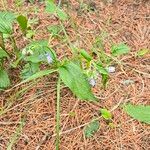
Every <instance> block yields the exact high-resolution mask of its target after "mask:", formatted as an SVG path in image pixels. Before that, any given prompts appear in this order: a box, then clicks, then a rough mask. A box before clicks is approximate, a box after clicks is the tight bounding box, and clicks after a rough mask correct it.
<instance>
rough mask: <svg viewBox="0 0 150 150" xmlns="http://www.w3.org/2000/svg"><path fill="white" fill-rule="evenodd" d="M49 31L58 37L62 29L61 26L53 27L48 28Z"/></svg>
mask: <svg viewBox="0 0 150 150" xmlns="http://www.w3.org/2000/svg"><path fill="white" fill-rule="evenodd" d="M47 29H48V31H49V32H50V33H51V34H52V35H53V36H56V35H58V34H59V33H60V32H61V30H62V29H61V27H60V26H59V25H52V26H48V28H47Z"/></svg>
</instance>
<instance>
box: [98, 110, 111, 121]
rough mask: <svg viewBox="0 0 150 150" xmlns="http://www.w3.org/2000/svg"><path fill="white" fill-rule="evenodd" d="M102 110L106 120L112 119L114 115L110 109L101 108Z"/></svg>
mask: <svg viewBox="0 0 150 150" xmlns="http://www.w3.org/2000/svg"><path fill="white" fill-rule="evenodd" d="M100 112H101V115H102V117H103V118H104V119H106V120H109V119H112V115H111V113H110V111H108V110H107V109H100Z"/></svg>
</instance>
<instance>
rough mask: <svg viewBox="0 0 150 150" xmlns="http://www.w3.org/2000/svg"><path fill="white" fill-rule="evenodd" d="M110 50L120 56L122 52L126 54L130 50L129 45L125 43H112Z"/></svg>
mask: <svg viewBox="0 0 150 150" xmlns="http://www.w3.org/2000/svg"><path fill="white" fill-rule="evenodd" d="M111 52H112V54H113V55H114V56H120V55H122V54H127V53H129V52H130V47H128V46H127V45H126V44H124V43H121V44H117V45H113V46H112V47H111Z"/></svg>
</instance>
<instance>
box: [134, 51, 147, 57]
mask: <svg viewBox="0 0 150 150" xmlns="http://www.w3.org/2000/svg"><path fill="white" fill-rule="evenodd" d="M148 53H150V50H149V49H141V50H139V51H138V52H137V54H136V55H137V56H140V57H141V56H144V55H146V54H148Z"/></svg>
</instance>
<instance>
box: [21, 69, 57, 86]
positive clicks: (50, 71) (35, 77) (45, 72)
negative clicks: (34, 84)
mask: <svg viewBox="0 0 150 150" xmlns="http://www.w3.org/2000/svg"><path fill="white" fill-rule="evenodd" d="M56 71H57V70H53V69H52V70H42V71H39V72H37V73H35V74H34V75H32V76H30V77H29V78H27V79H26V80H23V81H22V82H21V83H20V84H22V83H26V82H29V81H31V80H35V79H37V78H41V77H43V76H46V75H49V74H51V73H53V72H56Z"/></svg>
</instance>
